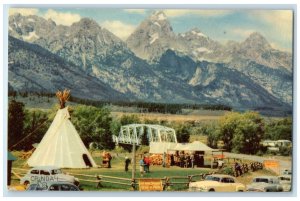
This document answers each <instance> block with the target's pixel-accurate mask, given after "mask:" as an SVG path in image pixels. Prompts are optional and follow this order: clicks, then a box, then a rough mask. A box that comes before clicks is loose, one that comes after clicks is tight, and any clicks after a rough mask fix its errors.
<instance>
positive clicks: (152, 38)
mask: <svg viewBox="0 0 300 201" xmlns="http://www.w3.org/2000/svg"><path fill="white" fill-rule="evenodd" d="M158 38H159V35H158V33H154V34H152V35H151V41H150V45H151V44H152V43H154V42H155V41H156V40H157V39H158Z"/></svg>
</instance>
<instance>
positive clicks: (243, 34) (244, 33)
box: [231, 28, 256, 38]
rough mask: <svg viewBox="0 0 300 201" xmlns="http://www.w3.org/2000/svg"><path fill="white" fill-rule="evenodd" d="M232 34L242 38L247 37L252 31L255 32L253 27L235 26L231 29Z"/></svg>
mask: <svg viewBox="0 0 300 201" xmlns="http://www.w3.org/2000/svg"><path fill="white" fill-rule="evenodd" d="M231 32H232V34H234V35H236V36H240V37H242V38H247V37H249V36H250V34H252V33H253V32H256V30H254V29H242V28H235V29H233V30H232V31H231Z"/></svg>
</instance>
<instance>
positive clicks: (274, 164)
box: [264, 160, 279, 168]
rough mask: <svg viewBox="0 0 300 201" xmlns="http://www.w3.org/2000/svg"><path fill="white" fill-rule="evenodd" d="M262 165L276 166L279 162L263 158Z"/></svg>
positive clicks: (267, 166) (266, 166)
mask: <svg viewBox="0 0 300 201" xmlns="http://www.w3.org/2000/svg"><path fill="white" fill-rule="evenodd" d="M264 166H265V168H278V167H279V163H278V161H275V160H264Z"/></svg>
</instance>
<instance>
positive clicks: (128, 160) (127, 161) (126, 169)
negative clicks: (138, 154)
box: [125, 156, 130, 172]
mask: <svg viewBox="0 0 300 201" xmlns="http://www.w3.org/2000/svg"><path fill="white" fill-rule="evenodd" d="M129 164H130V159H129V158H128V157H127V156H126V157H125V172H128V166H129Z"/></svg>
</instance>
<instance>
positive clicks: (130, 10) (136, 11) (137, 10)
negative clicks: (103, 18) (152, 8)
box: [124, 9, 146, 14]
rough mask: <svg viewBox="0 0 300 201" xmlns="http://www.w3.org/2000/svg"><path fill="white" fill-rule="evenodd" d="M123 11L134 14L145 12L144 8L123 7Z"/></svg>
mask: <svg viewBox="0 0 300 201" xmlns="http://www.w3.org/2000/svg"><path fill="white" fill-rule="evenodd" d="M124 11H125V12H128V13H136V14H145V13H146V10H145V9H124Z"/></svg>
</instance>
